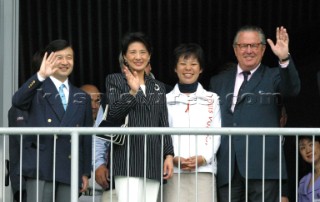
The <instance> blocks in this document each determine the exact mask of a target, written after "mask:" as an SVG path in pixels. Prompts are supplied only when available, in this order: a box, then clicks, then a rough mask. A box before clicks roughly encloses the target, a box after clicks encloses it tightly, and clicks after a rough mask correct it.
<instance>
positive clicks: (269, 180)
mask: <svg viewBox="0 0 320 202" xmlns="http://www.w3.org/2000/svg"><path fill="white" fill-rule="evenodd" d="M267 42H268V44H269V45H270V47H271V50H272V52H273V53H274V54H275V55H276V56H277V58H278V60H279V65H278V68H270V67H268V66H266V65H264V64H262V63H261V61H262V58H263V55H264V52H265V50H266V43H267ZM233 50H234V53H235V56H236V58H237V60H238V65H237V67H235V68H233V69H230V70H229V71H225V72H223V73H221V74H219V75H217V76H214V77H212V78H211V81H210V90H211V91H212V92H215V93H217V94H218V95H219V97H220V107H221V119H222V126H223V127H279V126H280V121H279V119H280V110H279V103H278V100H279V96H283V97H290V96H296V95H297V94H298V93H299V92H300V79H299V75H298V72H297V70H296V68H295V65H294V62H293V59H292V57H291V56H290V54H289V35H288V33H287V30H286V29H285V28H284V27H278V28H277V29H276V42H275V43H273V41H272V40H271V39H267V40H266V38H265V35H264V32H263V30H262V29H261V28H260V27H256V26H244V27H241V28H240V29H239V30H238V32H237V33H236V35H235V37H234V41H233ZM229 138H231V144H230V142H229ZM262 138H263V137H262V136H259V135H257V136H250V137H249V138H248V141H249V145H247V144H246V137H245V136H243V135H241V136H232V137H228V136H222V137H221V146H220V149H219V152H218V154H217V159H218V174H217V184H218V192H219V194H218V195H219V200H220V201H221V202H224V201H229V191H231V196H232V198H231V199H230V201H232V202H237V201H244V200H245V197H246V189H247V191H248V192H247V193H248V200H249V201H261V200H262V197H263V196H264V200H265V201H272V202H273V201H279V198H280V197H281V196H279V180H281V181H285V180H286V179H287V171H286V164H285V157H284V153H283V150H282V152H281V153H280V150H279V146H280V145H279V137H278V136H267V137H266V138H265V151H263V150H262V148H263V145H262V143H263V141H262ZM229 145H231V148H229ZM246 148H248V151H247V150H246ZM229 152H231V153H229ZM247 152H248V159H247V158H246V153H247ZM263 152H264V153H263ZM263 154H264V155H265V158H261V157H262V156H263ZM280 155H281V156H282V158H281V159H282V161H281V169H282V170H280V169H279V168H280V163H279V156H280ZM229 156H230V157H231V159H230V158H229ZM229 161H231V164H229ZM263 161H264V164H263ZM246 162H248V163H246ZM262 165H264V169H263V168H262ZM230 169H231V170H230ZM246 169H247V171H248V172H247V173H248V175H247V176H246ZM263 171H265V172H263ZM229 172H230V173H231V179H230V180H231V185H229ZM280 172H281V179H279V178H280ZM246 180H248V181H247V182H248V186H245V184H246V183H245V182H246ZM262 181H264V184H262ZM229 187H231V190H229ZM263 189H264V190H263ZM282 191H284V190H282ZM263 192H264V195H263ZM286 194H287V193H285V192H283V193H281V195H282V196H283V197H282V199H283V200H284V201H287V195H286Z"/></svg>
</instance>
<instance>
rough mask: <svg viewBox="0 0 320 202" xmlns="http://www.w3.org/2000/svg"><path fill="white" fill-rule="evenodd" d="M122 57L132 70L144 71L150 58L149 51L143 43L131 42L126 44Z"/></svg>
mask: <svg viewBox="0 0 320 202" xmlns="http://www.w3.org/2000/svg"><path fill="white" fill-rule="evenodd" d="M124 59H125V61H126V62H127V63H128V65H129V67H130V68H131V69H132V70H135V71H137V72H142V71H143V72H144V70H145V68H146V67H147V65H148V63H149V60H150V53H149V52H148V50H147V48H146V47H145V45H144V44H143V43H141V42H133V43H131V44H130V45H129V46H128V49H127V52H126V54H125V55H124Z"/></svg>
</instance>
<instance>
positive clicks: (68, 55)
mask: <svg viewBox="0 0 320 202" xmlns="http://www.w3.org/2000/svg"><path fill="white" fill-rule="evenodd" d="M55 53H56V58H57V62H56V66H55V68H57V69H58V70H57V71H56V72H55V73H54V74H53V76H54V77H55V78H56V79H58V80H60V81H61V82H64V81H65V80H66V79H67V78H68V76H69V75H70V74H71V72H72V70H73V64H74V61H73V50H72V48H71V47H67V48H65V49H63V50H60V51H56V52H55Z"/></svg>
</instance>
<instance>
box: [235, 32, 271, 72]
mask: <svg viewBox="0 0 320 202" xmlns="http://www.w3.org/2000/svg"><path fill="white" fill-rule="evenodd" d="M265 49H266V46H265V45H264V44H261V38H260V37H259V33H258V32H255V31H243V32H240V33H239V35H238V39H237V42H236V44H234V47H233V50H234V53H235V55H236V57H237V60H238V63H239V65H240V67H241V69H242V70H244V71H250V70H252V69H254V68H256V67H257V66H258V65H259V64H260V63H261V60H262V57H263V54H264V51H265Z"/></svg>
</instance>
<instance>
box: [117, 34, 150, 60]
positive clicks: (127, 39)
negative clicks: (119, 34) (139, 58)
mask: <svg viewBox="0 0 320 202" xmlns="http://www.w3.org/2000/svg"><path fill="white" fill-rule="evenodd" d="M134 42H140V43H142V44H143V45H144V46H145V47H146V49H147V51H148V52H149V54H150V55H151V54H152V45H151V41H150V39H149V38H148V37H147V36H146V35H145V34H144V33H142V32H131V33H128V34H126V35H125V36H124V37H123V39H122V45H121V47H122V48H121V52H122V55H125V54H126V53H127V50H128V47H129V45H130V44H131V43H134Z"/></svg>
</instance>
